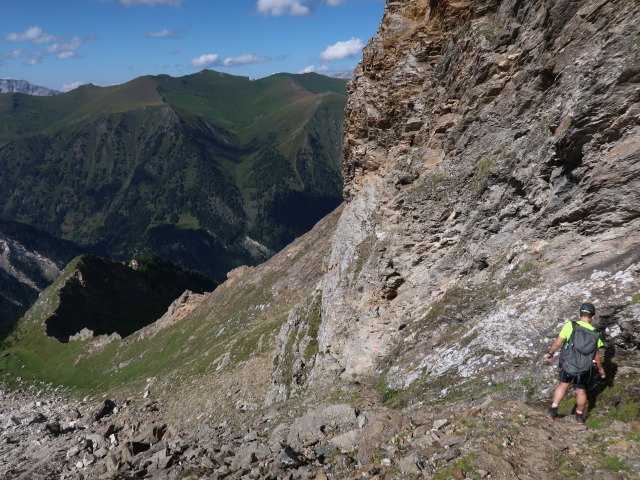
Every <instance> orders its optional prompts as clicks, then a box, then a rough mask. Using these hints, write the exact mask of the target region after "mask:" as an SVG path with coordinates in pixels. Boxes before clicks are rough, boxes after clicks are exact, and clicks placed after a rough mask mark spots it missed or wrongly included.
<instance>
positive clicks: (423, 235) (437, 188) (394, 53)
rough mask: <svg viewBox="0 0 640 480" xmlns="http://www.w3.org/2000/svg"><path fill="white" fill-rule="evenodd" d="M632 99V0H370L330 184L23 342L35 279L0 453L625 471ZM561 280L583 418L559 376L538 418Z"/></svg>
mask: <svg viewBox="0 0 640 480" xmlns="http://www.w3.org/2000/svg"><path fill="white" fill-rule="evenodd" d="M639 100H640V5H638V3H637V2H630V1H626V0H580V1H575V0H555V1H535V0H503V1H498V0H466V1H447V0H403V1H388V2H387V4H386V7H385V13H384V18H383V19H382V22H381V24H380V28H379V31H378V33H377V35H375V36H374V37H373V38H372V39H371V40H370V41H369V43H368V45H367V46H366V48H365V49H364V52H363V58H362V61H361V62H360V64H359V65H358V67H357V68H356V71H355V76H354V78H353V80H352V81H351V83H350V86H349V96H348V101H347V106H346V116H345V122H344V132H343V135H344V136H343V141H344V142H343V143H344V150H343V151H344V165H343V177H344V182H345V186H344V194H345V195H344V196H345V203H344V204H343V205H342V206H341V207H339V208H338V209H337V210H336V211H334V212H333V213H331V214H330V215H329V216H327V217H325V218H324V219H323V220H321V221H320V222H319V223H318V224H317V225H316V226H315V227H314V229H313V230H311V231H310V232H309V233H307V234H306V235H303V236H302V237H300V238H298V239H297V240H296V241H295V242H293V243H292V244H291V245H289V246H287V247H286V248H285V249H284V250H282V251H281V252H279V253H278V254H276V255H274V256H273V257H272V258H271V259H270V260H268V261H267V262H265V263H264V264H262V265H260V266H257V267H241V268H239V269H236V270H234V271H232V272H230V273H229V274H228V279H227V281H226V282H225V283H223V284H222V285H220V286H219V287H218V288H216V290H215V291H214V292H212V293H209V294H204V295H202V296H197V297H194V298H186V299H183V301H182V302H178V303H179V304H175V305H173V306H172V307H171V311H170V312H168V313H167V314H166V315H165V316H164V317H163V318H162V319H160V320H158V321H157V322H156V323H154V324H151V325H149V326H147V327H145V328H144V329H142V330H140V331H139V332H137V333H135V334H133V335H130V336H129V337H126V338H124V339H122V340H115V341H113V342H110V343H109V345H108V346H95V348H93V347H91V348H90V347H89V346H90V345H92V344H91V343H88V344H83V343H81V342H80V343H77V344H76V345H75V346H74V348H75V350H73V351H72V350H69V349H68V348H66V347H64V346H62V347H61V346H60V345H54V344H52V343H51V342H48V343H38V342H41V341H40V340H38V338H40V337H37V335H40V336H43V335H44V334H43V333H42V329H43V319H44V318H45V317H44V316H43V315H42V314H43V312H46V311H47V305H45V304H44V303H42V302H36V304H35V305H34V307H33V308H32V309H31V311H30V312H29V314H28V315H27V316H26V317H25V319H24V321H23V322H22V325H21V326H20V327H19V329H18V335H17V336H15V337H12V338H10V339H9V342H10V345H8V346H7V347H5V350H4V351H5V353H3V355H4V357H2V358H1V359H0V368H2V369H3V372H4V377H3V378H4V379H5V381H6V382H7V385H8V387H11V388H12V389H13V390H12V392H8V393H6V394H5V395H4V397H3V401H2V412H1V414H2V418H0V421H1V422H2V423H3V424H5V425H9V427H7V430H6V431H5V432H4V433H3V434H2V435H3V437H2V438H3V440H2V445H1V447H2V452H3V457H2V458H3V459H6V460H3V461H4V462H5V463H4V464H3V465H2V466H1V468H3V469H4V470H3V472H5V474H6V475H8V476H9V478H14V477H15V478H20V476H22V478H38V477H41V478H47V475H49V476H50V478H77V479H84V478H97V477H100V476H102V478H111V479H113V478H193V479H196V478H197V479H199V478H204V479H219V478H255V479H258V478H272V479H278V478H288V479H307V478H308V479H318V480H320V479H334V478H335V479H337V478H371V479H374V478H375V479H383V478H384V479H394V478H430V479H438V480H445V479H465V478H466V479H479V478H493V479H520V480H540V479H544V480H547V479H549V480H560V479H566V478H578V479H582V480H596V479H600V480H605V479H606V480H609V479H616V480H620V479H633V478H638V471H640V447H639V445H638V442H639V441H640V436H639V435H640V433H639V432H640V401H639V400H638V399H639V398H640V381H639V378H640V376H639V375H638V374H639V373H640V358H639V356H638V347H639V345H640V264H639V263H638V261H639V258H640V257H639V254H640V247H639V245H640V243H639V241H640V233H639V226H640V198H639V196H640V193H639V192H640V116H639V113H640V107H639V106H638V105H639ZM47 296H48V293H47V292H46V291H45V294H43V295H42V297H45V298H49V297H47ZM585 301H589V302H592V303H594V304H595V305H596V308H597V317H596V323H597V325H596V326H597V328H598V329H599V330H600V331H601V332H602V334H603V337H604V342H605V347H604V348H603V349H602V350H601V355H602V356H603V357H604V366H605V371H606V374H607V376H606V378H605V379H599V380H598V381H596V382H594V384H593V387H592V388H591V389H590V390H589V392H588V396H589V411H588V413H587V422H586V425H576V422H575V421H574V418H573V416H572V415H571V413H572V409H573V407H574V406H575V400H574V398H573V396H572V395H569V396H568V397H567V398H566V400H565V401H564V402H563V403H562V404H561V405H560V409H559V413H560V417H559V418H558V419H556V420H555V421H552V420H549V419H547V418H545V416H544V414H545V412H546V408H547V406H548V401H549V400H550V396H551V392H552V391H553V388H554V386H555V383H556V381H557V370H556V369H555V368H553V367H551V366H549V364H547V363H545V362H543V355H544V354H545V353H546V352H547V351H548V349H549V346H550V345H551V342H552V341H553V340H554V339H555V338H556V337H557V334H558V332H559V329H560V327H561V326H562V324H563V323H564V322H566V321H567V320H570V319H576V318H577V313H578V307H579V305H580V304H581V303H582V302H585ZM74 343H75V342H74ZM29 345H46V348H47V351H49V352H51V355H52V356H53V357H54V358H56V359H59V360H60V363H59V364H58V367H56V368H58V370H53V368H47V369H45V370H43V371H44V373H42V372H41V371H40V370H38V361H37V359H34V355H33V354H31V353H30V350H29ZM63 347H64V348H63ZM65 362H66V363H65ZM16 375H18V376H20V380H16V379H15V376H16ZM98 379H99V380H98ZM40 382H46V384H43V383H40ZM61 383H62V384H64V385H65V386H66V387H67V388H69V390H65V391H64V393H65V395H66V396H65V398H70V399H71V400H62V399H57V400H56V399H55V398H54V399H53V400H46V399H44V400H40V398H39V397H40V396H41V395H42V396H44V395H58V396H61V395H62V393H60V392H61V390H55V389H56V388H58V389H59V388H60V386H59V385H60V384H61ZM51 389H54V390H53V392H54V393H45V392H51ZM20 395H22V396H23V397H20ZM83 395H87V396H86V397H83ZM25 396H26V398H25ZM17 398H21V400H15V399H17ZM27 398H28V399H29V401H34V402H36V401H37V402H41V405H43V406H46V408H45V407H42V408H40V410H38V408H33V406H30V407H26V406H25V404H27V405H30V404H28V403H26V402H27ZM74 398H84V400H83V403H82V404H80V403H79V400H73V399H74ZM106 400H109V403H107V401H106ZM42 402H48V403H46V404H45V403H42ZM49 402H50V403H49ZM65 402H68V404H67V403H65ZM73 402H75V403H73ZM34 405H37V404H34ZM67 405H71V406H72V408H75V409H77V411H78V413H76V414H74V415H75V417H76V418H75V419H74V420H68V419H67V418H66V417H65V414H64V412H65V411H66V409H67V408H68V407H67ZM105 408H106V409H107V410H108V413H105V414H104V415H96V414H95V412H96V411H98V410H100V411H102V409H105ZM105 412H106V410H105ZM38 413H41V414H42V415H41V416H37V414H38ZM33 415H36V417H33V418H32V416H33ZM98 417H99V418H98ZM72 422H74V423H73V424H72ZM56 425H58V426H56ZM154 429H155V430H154ZM112 436H113V439H112V438H111V437H112ZM35 445H37V448H36V447H35ZM42 452H47V453H46V456H47V458H48V459H49V462H48V464H47V465H48V467H47V468H45V467H44V466H43V465H40V464H37V462H35V460H34V459H36V458H39V457H38V455H39V454H42ZM98 452H99V453H98ZM12 476H13V477H12Z"/></svg>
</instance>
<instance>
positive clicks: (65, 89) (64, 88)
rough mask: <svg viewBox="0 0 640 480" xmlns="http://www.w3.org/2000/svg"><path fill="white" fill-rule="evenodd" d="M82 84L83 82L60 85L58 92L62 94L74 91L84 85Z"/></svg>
mask: <svg viewBox="0 0 640 480" xmlns="http://www.w3.org/2000/svg"><path fill="white" fill-rule="evenodd" d="M84 84H85V83H84V82H71V83H65V84H64V85H62V87H60V90H61V91H63V92H70V91H71V90H75V89H76V88H78V87H79V86H80V85H84Z"/></svg>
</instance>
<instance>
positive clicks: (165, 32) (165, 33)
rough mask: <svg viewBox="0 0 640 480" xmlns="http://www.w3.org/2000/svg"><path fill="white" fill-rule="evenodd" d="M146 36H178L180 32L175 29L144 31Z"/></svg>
mask: <svg viewBox="0 0 640 480" xmlns="http://www.w3.org/2000/svg"><path fill="white" fill-rule="evenodd" d="M144 36H145V37H147V38H180V34H179V33H178V32H176V31H175V30H159V31H157V32H144Z"/></svg>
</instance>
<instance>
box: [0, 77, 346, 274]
mask: <svg viewBox="0 0 640 480" xmlns="http://www.w3.org/2000/svg"><path fill="white" fill-rule="evenodd" d="M344 83H345V82H343V81H340V80H334V79H330V78H328V77H322V76H319V75H313V74H306V75H290V74H278V75H274V76H272V77H267V78H265V79H260V80H249V79H248V78H244V77H234V76H231V75H227V74H221V73H218V72H213V71H202V72H200V73H196V74H193V75H188V76H185V77H180V78H172V77H169V76H157V77H150V76H147V77H140V78H138V79H134V80H132V81H130V82H128V83H126V84H123V85H119V86H114V87H96V86H92V85H84V86H81V87H79V88H78V89H76V90H74V91H71V92H68V93H66V94H62V95H58V96H55V97H47V98H44V97H37V98H36V97H20V96H16V95H11V94H9V95H3V96H0V117H1V118H3V119H5V120H6V125H7V128H6V129H5V131H4V132H3V133H2V134H0V159H1V160H2V162H3V163H4V164H5V165H7V166H8V168H7V175H6V176H5V177H4V181H3V182H2V183H3V194H2V195H0V216H1V217H2V218H5V219H9V220H20V221H22V222H23V223H32V224H36V223H37V224H38V228H42V229H44V230H46V231H47V232H48V233H49V234H52V235H54V236H58V237H61V238H66V239H69V240H72V241H75V242H76V243H79V244H91V245H95V246H97V248H98V253H100V254H102V255H107V256H113V257H115V258H120V259H124V258H127V257H130V256H131V255H133V254H134V253H136V252H139V251H145V249H146V250H148V249H149V248H151V246H153V248H157V247H159V246H160V245H161V244H162V243H163V242H165V241H170V242H173V243H172V245H173V247H171V248H164V249H162V248H160V250H159V251H157V253H161V254H163V255H169V257H170V258H172V259H173V260H176V261H179V262H183V263H184V262H186V265H187V266H188V267H190V268H204V270H205V271H206V272H207V273H208V274H209V275H212V276H214V277H216V278H218V279H221V278H224V274H225V273H226V271H228V270H229V269H231V268H233V267H235V266H238V265H240V264H243V263H256V262H258V261H262V260H264V258H265V257H266V256H268V254H269V251H274V250H277V249H279V248H282V246H284V245H285V244H286V243H287V242H288V241H290V240H291V239H292V238H294V237H295V236H296V235H299V234H300V233H302V232H304V231H306V230H308V229H309V228H310V227H311V226H312V225H313V223H315V221H317V220H318V219H319V218H320V217H321V216H322V215H324V214H326V213H327V212H328V211H330V210H332V209H333V208H335V206H337V204H338V203H339V202H340V199H341V192H340V191H341V181H340V172H339V169H340V161H339V158H340V140H339V139H340V135H339V132H340V128H341V122H342V108H343V102H344V97H343V96H342V95H341V94H340V93H338V92H340V91H344ZM305 85H306V86H307V87H308V88H307V87H305ZM314 92H316V93H314ZM317 92H320V93H317ZM54 164H55V165H56V167H55V168H54V167H53V165H54ZM38 171H45V172H46V173H45V174H41V175H35V174H34V173H36V172H38ZM27 191H29V195H28V196H27V193H26V192H27ZM44 192H53V193H52V197H47V198H46V199H45V198H44ZM23 198H24V201H23ZM51 198H52V199H53V201H51ZM296 207H297V208H298V210H299V213H297V214H295V215H293V216H289V217H287V216H283V215H280V214H278V212H280V211H283V210H286V209H293V210H294V211H295V209H296ZM254 241H255V242H258V243H259V244H262V245H263V247H260V248H259V249H258V250H256V249H255V248H249V249H247V248H245V247H244V246H243V245H249V244H250V243H251V242H254ZM198 242H205V244H207V243H208V244H210V245H212V252H211V253H209V254H207V253H202V254H198V253H197V252H198V249H195V250H194V249H193V248H191V247H189V245H191V244H194V243H198ZM174 247H175V248H174ZM199 250H202V249H199ZM223 251H227V252H228V253H225V254H224V255H223V254H222V252H223ZM174 252H175V253H174ZM214 252H215V253H214ZM259 252H262V253H259ZM172 255H173V257H171V256H172ZM198 255H200V256H199V257H198ZM216 257H219V258H216Z"/></svg>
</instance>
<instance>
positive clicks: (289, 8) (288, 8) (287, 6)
mask: <svg viewBox="0 0 640 480" xmlns="http://www.w3.org/2000/svg"><path fill="white" fill-rule="evenodd" d="M343 1H344V0H258V2H257V3H256V10H257V11H258V13H261V14H263V15H265V16H268V15H271V16H274V17H279V16H281V15H293V16H294V17H306V16H309V15H311V13H312V11H313V4H315V3H325V4H327V5H329V6H330V7H335V6H336V5H339V4H341V3H342V2H343Z"/></svg>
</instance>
